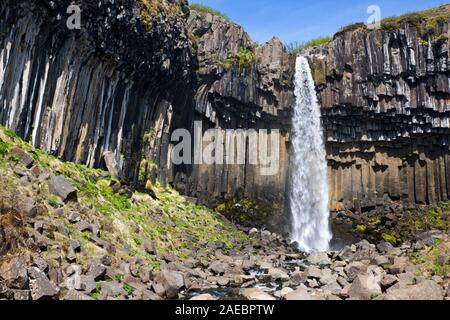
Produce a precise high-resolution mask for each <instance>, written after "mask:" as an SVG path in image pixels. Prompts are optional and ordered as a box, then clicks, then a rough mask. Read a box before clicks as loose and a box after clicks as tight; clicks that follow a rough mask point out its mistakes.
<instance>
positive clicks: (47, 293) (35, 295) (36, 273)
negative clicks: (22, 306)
mask: <svg viewBox="0 0 450 320" xmlns="http://www.w3.org/2000/svg"><path fill="white" fill-rule="evenodd" d="M28 275H29V277H30V289H31V298H32V299H33V300H45V299H54V298H56V297H57V296H58V293H59V289H58V287H57V286H56V285H55V284H54V283H52V282H51V281H50V280H49V279H48V278H47V276H46V275H45V273H43V272H42V271H41V270H39V269H38V268H36V267H31V268H29V269H28Z"/></svg>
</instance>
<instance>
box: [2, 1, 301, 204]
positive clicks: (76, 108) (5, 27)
mask: <svg viewBox="0 0 450 320" xmlns="http://www.w3.org/2000/svg"><path fill="white" fill-rule="evenodd" d="M69 4H70V2H69V1H64V0H60V1H44V0H43V1H38V2H35V3H29V2H28V1H12V0H11V1H4V2H2V4H1V5H0V24H1V25H0V26H1V28H0V30H2V32H1V33H0V124H2V125H5V126H7V127H9V128H10V129H11V130H13V131H14V132H16V133H17V134H19V135H20V136H21V137H23V138H25V139H26V140H29V141H31V142H32V144H33V145H34V146H35V147H39V148H41V149H44V150H46V151H48V152H51V153H53V154H54V155H56V156H58V157H60V158H62V159H65V160H70V161H75V162H80V163H86V164H87V165H89V166H93V167H97V166H103V167H105V161H104V155H105V154H107V155H108V157H109V158H108V159H110V158H111V157H113V158H115V159H113V160H114V161H115V162H116V163H117V167H119V169H120V171H122V172H120V176H122V177H126V178H128V179H129V180H130V181H129V182H136V180H137V178H138V177H139V170H140V169H141V166H140V164H141V162H142V160H143V159H144V160H151V161H152V162H153V163H154V164H155V165H156V168H157V169H156V170H153V171H151V170H150V169H151V168H147V170H148V173H149V174H150V176H151V177H152V178H153V179H157V178H158V179H159V180H160V181H162V182H163V183H170V184H173V185H174V186H175V187H176V188H177V189H179V190H180V191H182V192H184V193H186V194H188V195H191V196H195V197H198V198H199V199H200V200H201V201H202V202H204V203H208V204H211V205H214V204H216V203H218V202H220V201H223V200H225V199H233V198H243V197H248V198H253V199H257V200H265V201H270V202H277V203H282V201H283V199H284V193H285V185H286V183H285V181H286V179H287V168H288V156H287V154H288V151H287V148H288V139H289V135H288V131H289V127H290V114H289V107H290V106H291V105H292V103H293V101H294V96H293V87H292V78H293V72H294V68H293V65H294V57H293V56H291V55H289V54H287V53H286V51H285V49H284V47H283V45H282V43H281V42H280V41H279V40H277V39H273V40H272V41H270V42H269V43H267V44H266V45H263V46H257V45H256V44H255V43H253V42H252V41H251V39H250V38H249V37H248V35H247V34H246V33H245V32H244V31H243V29H242V28H241V27H239V26H237V25H235V24H233V23H229V22H227V21H225V20H223V19H221V18H220V17H216V16H213V15H209V14H202V15H200V14H198V13H196V12H195V11H192V12H190V15H189V10H188V9H187V7H186V3H185V2H184V1H182V0H180V1H176V2H174V3H172V1H170V3H169V2H166V1H162V2H161V1H154V0H145V1H141V0H139V1H136V0H120V1H115V2H112V1H109V0H103V1H99V2H98V4H97V5H96V6H93V5H92V4H91V2H90V1H81V2H79V3H78V5H79V6H80V7H81V9H82V14H81V29H80V30H69V29H68V28H67V27H66V20H67V18H68V16H69V15H68V14H66V9H67V7H68V5H69ZM143 4H147V5H148V6H150V9H149V8H147V9H149V11H147V12H143V13H142V12H141V8H142V7H143V6H144V7H145V5H143ZM155 10H156V13H155ZM149 12H150V13H151V14H152V15H154V16H152V17H150V21H147V20H148V18H149V17H147V16H148V14H150V13H149ZM143 20H145V21H143ZM244 55H246V56H244ZM197 60H198V62H197ZM195 121H199V123H201V127H202V129H201V131H200V132H199V134H200V135H203V134H204V133H205V131H206V130H208V129H211V128H219V127H220V128H221V129H222V130H227V129H256V130H258V129H269V131H267V132H258V131H256V134H255V135H254V136H252V137H253V138H254V139H253V140H252V139H251V138H250V137H248V136H247V137H246V136H242V137H245V138H244V142H243V143H244V149H245V150H244V153H243V157H242V161H239V162H238V159H235V164H221V162H220V161H217V163H215V164H212V165H207V164H196V165H189V164H188V165H185V164H182V165H177V166H175V165H173V164H172V159H171V151H172V150H173V148H174V146H175V144H176V142H172V141H171V135H172V133H173V132H174V130H176V129H187V130H188V131H190V133H191V134H192V136H194V132H195V126H194V123H195ZM270 129H272V130H273V129H276V130H280V135H279V136H276V135H274V134H272V132H270ZM223 132H224V133H225V131H223ZM237 136H240V133H234V135H233V138H235V137H237ZM272 137H277V138H278V141H277V142H278V145H279V147H278V148H279V154H280V155H281V156H280V157H276V158H277V163H276V164H275V169H276V170H275V172H274V173H271V174H270V175H264V174H262V173H261V172H262V170H261V167H263V166H267V165H265V164H261V159H260V158H259V154H251V151H250V150H251V149H250V147H249V146H251V147H255V146H256V148H257V149H255V152H256V153H258V151H259V150H260V149H261V148H262V147H263V146H265V145H268V146H269V151H271V150H270V149H271V148H273V146H271V144H270V141H271V139H272ZM267 141H269V144H267ZM235 143H238V141H237V139H236V142H235ZM205 146H206V143H205V145H204V146H203V147H205ZM200 151H201V150H200ZM272 152H273V151H272ZM223 156H224V159H225V158H226V157H229V156H230V154H227V153H226V152H225V153H224V154H223ZM254 156H256V157H257V162H256V163H255V162H253V161H252V160H251V159H252V157H254ZM192 158H194V155H192ZM110 160H111V159H110ZM239 160H241V159H239Z"/></svg>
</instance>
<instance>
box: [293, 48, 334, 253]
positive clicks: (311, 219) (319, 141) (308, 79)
mask: <svg viewBox="0 0 450 320" xmlns="http://www.w3.org/2000/svg"><path fill="white" fill-rule="evenodd" d="M295 96H296V98H297V101H296V105H295V114H294V117H293V120H292V121H293V137H292V148H293V150H292V155H291V159H292V160H291V177H290V182H291V186H290V192H291V194H290V210H291V223H292V225H291V240H292V241H293V242H297V244H298V246H299V248H300V249H301V250H303V251H305V252H314V251H327V250H328V249H329V246H330V241H331V238H332V234H331V231H330V226H329V207H328V199H329V195H328V177H327V162H326V152H325V144H324V139H323V132H322V126H321V115H320V105H319V103H318V100H317V94H316V91H315V85H314V81H313V77H312V74H311V69H310V67H309V63H308V61H307V59H306V58H305V57H298V58H297V62H296V75H295Z"/></svg>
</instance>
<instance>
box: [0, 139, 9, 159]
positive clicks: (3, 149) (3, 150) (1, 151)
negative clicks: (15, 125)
mask: <svg viewBox="0 0 450 320" xmlns="http://www.w3.org/2000/svg"><path fill="white" fill-rule="evenodd" d="M8 152H9V146H8V144H6V143H4V142H3V141H0V157H4V156H6V155H7V154H8Z"/></svg>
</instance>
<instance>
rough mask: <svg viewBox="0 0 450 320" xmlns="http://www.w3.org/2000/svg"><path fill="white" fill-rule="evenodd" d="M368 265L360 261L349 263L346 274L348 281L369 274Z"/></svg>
mask: <svg viewBox="0 0 450 320" xmlns="http://www.w3.org/2000/svg"><path fill="white" fill-rule="evenodd" d="M367 268H368V265H367V264H364V263H362V262H360V261H355V262H351V263H349V264H348V265H347V266H346V267H345V268H344V270H345V274H346V275H347V280H348V281H353V280H354V279H355V278H356V277H357V276H358V275H360V274H364V273H366V272H367Z"/></svg>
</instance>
